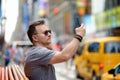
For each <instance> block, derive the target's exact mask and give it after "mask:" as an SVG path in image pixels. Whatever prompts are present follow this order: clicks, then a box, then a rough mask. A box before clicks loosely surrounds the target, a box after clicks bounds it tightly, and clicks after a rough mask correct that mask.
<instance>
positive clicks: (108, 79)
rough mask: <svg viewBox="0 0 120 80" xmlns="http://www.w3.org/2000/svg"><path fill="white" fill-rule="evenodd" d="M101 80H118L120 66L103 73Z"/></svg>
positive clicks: (119, 79)
mask: <svg viewBox="0 0 120 80" xmlns="http://www.w3.org/2000/svg"><path fill="white" fill-rule="evenodd" d="M101 80H120V64H118V65H117V66H116V67H115V68H112V69H110V70H109V71H108V72H106V73H104V74H103V76H102V79H101Z"/></svg>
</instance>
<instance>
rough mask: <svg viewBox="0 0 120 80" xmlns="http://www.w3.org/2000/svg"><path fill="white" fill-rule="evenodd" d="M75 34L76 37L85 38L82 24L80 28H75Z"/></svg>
mask: <svg viewBox="0 0 120 80" xmlns="http://www.w3.org/2000/svg"><path fill="white" fill-rule="evenodd" d="M75 33H76V34H77V35H80V36H82V37H84V36H85V33H86V29H85V26H84V25H83V24H81V26H80V27H77V28H75Z"/></svg>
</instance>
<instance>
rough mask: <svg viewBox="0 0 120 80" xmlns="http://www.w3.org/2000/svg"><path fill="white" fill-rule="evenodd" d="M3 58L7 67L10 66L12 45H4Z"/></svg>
mask: <svg viewBox="0 0 120 80" xmlns="http://www.w3.org/2000/svg"><path fill="white" fill-rule="evenodd" d="M3 53H4V54H3V58H4V60H5V66H8V65H9V63H10V59H11V58H10V45H9V44H7V43H6V44H5V45H4V50H3Z"/></svg>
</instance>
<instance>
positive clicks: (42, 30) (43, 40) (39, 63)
mask: <svg viewBox="0 0 120 80" xmlns="http://www.w3.org/2000/svg"><path fill="white" fill-rule="evenodd" d="M75 32H76V34H75V36H74V38H73V39H72V41H71V42H70V43H68V45H67V46H66V47H64V48H63V49H62V50H61V51H56V50H53V49H52V45H51V35H52V34H51V30H50V29H49V28H48V27H47V26H46V25H45V21H44V20H39V21H36V22H33V23H32V24H31V25H30V26H29V28H28V31H27V35H28V38H29V39H30V41H31V42H32V44H33V47H31V48H30V49H29V50H28V53H27V56H26V60H25V65H24V71H25V75H26V76H27V77H28V78H29V80H56V75H55V68H54V66H53V64H56V63H61V62H65V61H68V60H69V59H70V58H72V57H73V56H74V54H75V53H76V51H77V49H78V46H79V43H80V42H81V41H82V38H83V37H84V36H85V33H86V29H85V27H84V25H83V24H81V26H80V27H77V28H75Z"/></svg>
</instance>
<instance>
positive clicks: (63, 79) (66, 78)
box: [55, 61, 80, 80]
mask: <svg viewBox="0 0 120 80" xmlns="http://www.w3.org/2000/svg"><path fill="white" fill-rule="evenodd" d="M55 69H56V76H57V80H80V79H76V76H75V67H74V64H73V65H70V61H69V62H68V67H67V64H66V63H65V62H63V63H59V64H55Z"/></svg>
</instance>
